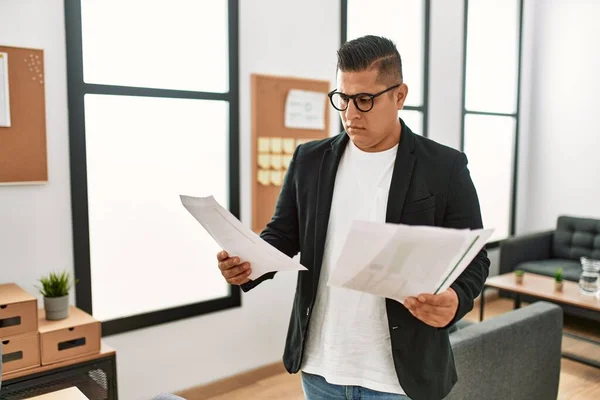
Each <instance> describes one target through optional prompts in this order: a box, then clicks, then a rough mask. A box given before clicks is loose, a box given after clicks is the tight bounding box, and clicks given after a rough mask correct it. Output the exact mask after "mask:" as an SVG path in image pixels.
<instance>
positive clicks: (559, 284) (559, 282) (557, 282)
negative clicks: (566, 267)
mask: <svg viewBox="0 0 600 400" xmlns="http://www.w3.org/2000/svg"><path fill="white" fill-rule="evenodd" d="M554 289H555V290H556V291H557V292H562V289H563V269H562V268H559V269H558V270H557V271H556V273H555V274H554Z"/></svg>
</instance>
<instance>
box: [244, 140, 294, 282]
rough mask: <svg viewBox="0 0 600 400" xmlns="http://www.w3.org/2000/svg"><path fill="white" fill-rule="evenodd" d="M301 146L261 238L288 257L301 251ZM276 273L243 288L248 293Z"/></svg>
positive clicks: (291, 164)
mask: <svg viewBox="0 0 600 400" xmlns="http://www.w3.org/2000/svg"><path fill="white" fill-rule="evenodd" d="M300 147H301V146H298V147H296V150H295V151H294V155H293V156H292V160H291V162H290V165H289V166H288V169H287V172H286V174H285V178H284V180H283V185H282V187H281V192H280V193H279V198H278V199H277V203H276V205H275V212H274V213H273V217H272V218H271V221H270V222H269V223H268V224H267V226H266V228H265V229H264V230H263V231H262V232H261V234H260V237H261V238H262V239H263V240H264V241H266V242H267V243H269V244H270V245H271V246H273V247H275V248H276V249H278V250H279V251H281V252H282V253H284V254H286V255H287V256H289V257H290V258H291V257H294V256H295V255H296V254H298V252H299V251H300V241H299V226H298V209H297V202H296V178H295V175H296V164H297V157H298V152H299V150H300ZM274 276H275V272H268V273H266V274H264V275H262V276H260V277H259V278H258V279H255V280H253V281H250V282H247V283H245V284H243V285H242V286H241V288H242V290H243V291H244V292H247V291H249V290H251V289H253V288H255V287H256V286H258V285H259V284H260V283H261V282H264V281H265V280H267V279H273V277H274Z"/></svg>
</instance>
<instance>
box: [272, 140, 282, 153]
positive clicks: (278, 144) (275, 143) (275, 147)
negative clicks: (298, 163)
mask: <svg viewBox="0 0 600 400" xmlns="http://www.w3.org/2000/svg"><path fill="white" fill-rule="evenodd" d="M282 147H283V140H282V139H281V138H280V137H274V138H271V153H275V154H281V151H282V150H283V149H282Z"/></svg>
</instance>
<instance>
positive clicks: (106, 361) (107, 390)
mask: <svg viewBox="0 0 600 400" xmlns="http://www.w3.org/2000/svg"><path fill="white" fill-rule="evenodd" d="M73 386H75V387H77V388H78V389H79V390H81V392H82V393H83V394H84V395H85V396H86V397H87V398H88V399H90V400H118V393H117V362H116V357H115V356H114V355H111V356H107V357H105V358H101V359H97V360H92V361H87V362H82V363H78V364H73V365H69V366H66V367H62V368H57V369H53V370H50V371H45V372H39V373H36V374H31V375H26V376H22V377H19V378H14V379H10V380H7V381H2V387H1V388H0V400H22V399H28V398H30V397H34V396H40V395H42V394H46V393H52V392H56V391H58V390H62V389H67V388H70V387H73Z"/></svg>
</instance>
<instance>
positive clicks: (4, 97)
mask: <svg viewBox="0 0 600 400" xmlns="http://www.w3.org/2000/svg"><path fill="white" fill-rule="evenodd" d="M8 94H9V91H8V53H0V126H3V127H10V98H9V95H8Z"/></svg>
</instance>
